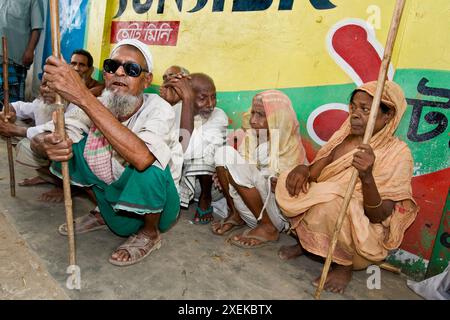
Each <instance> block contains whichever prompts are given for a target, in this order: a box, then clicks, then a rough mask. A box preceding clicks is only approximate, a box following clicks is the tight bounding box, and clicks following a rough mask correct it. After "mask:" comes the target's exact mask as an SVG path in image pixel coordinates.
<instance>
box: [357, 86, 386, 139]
mask: <svg viewBox="0 0 450 320" xmlns="http://www.w3.org/2000/svg"><path fill="white" fill-rule="evenodd" d="M372 101H373V98H372V97H371V96H370V95H369V94H368V93H366V92H364V91H358V92H356V93H355V95H354V96H353V99H352V101H351V103H350V106H349V111H350V125H351V130H350V132H351V134H353V135H357V136H364V132H365V130H366V125H367V122H368V120H369V114H370V109H371V106H372ZM393 114H394V113H393V111H392V110H389V112H388V113H384V112H382V110H381V108H380V110H379V111H378V113H377V119H376V121H375V128H374V131H373V134H375V133H377V132H378V131H380V130H381V129H383V128H384V126H385V125H386V124H387V123H388V122H389V121H390V120H391V119H392V117H393Z"/></svg>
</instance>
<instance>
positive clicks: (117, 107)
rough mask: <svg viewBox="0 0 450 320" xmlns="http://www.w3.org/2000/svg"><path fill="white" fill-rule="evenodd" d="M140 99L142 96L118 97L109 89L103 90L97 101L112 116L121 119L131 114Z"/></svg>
mask: <svg viewBox="0 0 450 320" xmlns="http://www.w3.org/2000/svg"><path fill="white" fill-rule="evenodd" d="M141 97H142V94H141V95H139V96H132V95H118V94H116V93H115V92H113V91H111V90H109V89H105V90H103V92H102V95H101V96H100V98H99V99H100V101H101V102H102V103H103V104H104V105H105V107H106V108H108V110H109V111H111V113H112V114H113V115H114V116H116V117H118V118H119V117H122V118H123V117H126V116H128V115H130V114H131V113H133V111H134V110H135V109H136V104H137V103H138V101H139V99H140V98H141Z"/></svg>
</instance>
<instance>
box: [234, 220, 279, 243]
mask: <svg viewBox="0 0 450 320" xmlns="http://www.w3.org/2000/svg"><path fill="white" fill-rule="evenodd" d="M279 236H280V235H279V233H278V230H277V229H275V228H274V227H272V226H266V225H263V224H259V225H258V226H257V227H256V228H254V229H250V230H247V231H245V232H244V233H242V234H238V235H235V236H233V237H232V240H233V241H232V243H233V242H234V243H239V246H241V247H246V248H251V247H256V246H260V245H262V244H264V243H266V242H269V241H276V240H278V238H279Z"/></svg>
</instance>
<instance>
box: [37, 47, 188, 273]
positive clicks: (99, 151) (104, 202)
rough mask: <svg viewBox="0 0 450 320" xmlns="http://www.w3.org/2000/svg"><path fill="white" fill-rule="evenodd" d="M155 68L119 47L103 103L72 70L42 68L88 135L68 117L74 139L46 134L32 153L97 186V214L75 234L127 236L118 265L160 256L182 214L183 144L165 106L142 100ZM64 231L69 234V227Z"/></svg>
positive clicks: (51, 62) (80, 222)
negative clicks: (176, 161) (164, 237)
mask: <svg viewBox="0 0 450 320" xmlns="http://www.w3.org/2000/svg"><path fill="white" fill-rule="evenodd" d="M152 67H153V65H152V56H151V53H150V51H149V50H148V47H147V45H145V44H143V43H142V42H140V41H138V40H131V39H127V40H122V41H120V42H119V43H118V44H117V45H116V46H115V47H114V49H113V51H112V53H111V55H110V58H109V59H106V60H105V61H104V63H103V76H104V79H105V86H106V88H105V90H104V92H103V94H102V96H101V98H100V99H96V98H95V96H94V95H93V94H92V93H91V92H90V91H89V89H88V88H87V87H86V86H85V85H84V84H83V82H82V81H81V79H80V78H79V77H75V71H74V70H72V69H71V68H70V66H69V65H68V64H66V63H64V62H62V61H61V60H59V59H57V58H55V57H50V58H49V59H48V62H47V65H46V66H45V67H44V71H45V74H44V78H45V79H46V80H47V81H48V85H49V87H50V88H51V89H53V90H56V91H57V93H59V94H60V95H61V96H62V97H63V98H64V99H66V100H67V101H70V102H71V103H73V104H75V105H77V106H79V108H80V109H79V110H78V111H77V112H75V113H76V114H78V119H75V121H74V122H76V121H78V122H79V124H80V125H81V126H83V125H86V126H87V127H88V128H89V132H88V133H87V134H86V131H85V130H86V129H85V128H76V127H72V128H71V129H70V128H69V127H71V126H72V124H71V121H70V119H69V118H68V119H67V122H66V125H67V128H68V129H69V130H68V135H69V137H70V138H69V139H63V137H60V136H59V135H58V134H57V133H44V134H40V135H38V136H36V137H35V138H34V139H33V142H32V148H33V149H34V150H35V151H36V152H38V153H42V154H45V155H46V156H48V158H49V159H51V160H53V161H68V160H70V161H69V168H70V175H71V180H72V184H76V185H80V186H91V187H92V189H93V191H94V193H95V196H96V199H97V204H98V207H99V209H100V213H98V214H92V213H90V214H88V215H85V216H83V217H80V218H77V219H75V232H76V233H84V232H89V231H94V230H98V229H104V228H105V225H107V226H108V227H109V228H110V229H111V230H112V231H113V232H114V233H115V234H117V235H119V236H127V237H129V238H128V240H127V241H125V243H124V244H122V245H121V246H119V247H118V248H117V249H116V250H115V251H114V252H113V254H112V255H111V257H110V259H109V262H110V263H112V264H114V265H117V266H127V265H131V264H135V263H137V262H139V261H141V260H143V259H144V258H145V257H146V256H148V255H149V254H150V253H151V252H152V251H153V250H156V249H159V248H160V246H161V235H160V232H164V231H166V230H168V229H169V228H170V227H171V226H172V225H173V223H174V222H175V221H176V219H177V217H178V214H179V196H178V193H177V189H176V186H175V183H174V181H173V178H172V174H171V169H172V168H171V167H170V164H171V162H172V160H173V158H172V153H173V151H174V150H176V149H178V150H180V151H181V145H180V144H179V142H178V139H177V138H178V137H177V134H176V132H175V120H174V119H175V114H174V112H173V111H172V110H171V109H170V106H169V105H168V103H167V102H165V101H164V100H163V99H162V98H160V97H159V96H158V95H155V94H144V93H143V92H144V89H145V88H146V87H148V86H150V84H151V81H152V78H153V75H152ZM81 111H82V112H84V113H85V118H84V119H83V116H82V112H81ZM86 117H87V118H88V120H89V123H88V122H86ZM74 122H72V123H74ZM83 122H84V124H83ZM80 138H81V139H80ZM180 167H181V166H180ZM51 169H52V172H54V173H55V174H59V170H60V164H59V163H57V162H53V163H52V166H51ZM172 170H173V169H172ZM59 231H60V233H62V234H67V226H66V225H65V224H63V225H62V226H60V228H59Z"/></svg>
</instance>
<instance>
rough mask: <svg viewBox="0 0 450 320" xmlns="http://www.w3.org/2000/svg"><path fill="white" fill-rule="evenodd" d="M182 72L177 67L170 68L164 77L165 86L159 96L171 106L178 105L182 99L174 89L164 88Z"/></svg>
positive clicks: (162, 86) (160, 90)
mask: <svg viewBox="0 0 450 320" xmlns="http://www.w3.org/2000/svg"><path fill="white" fill-rule="evenodd" d="M180 72H181V70H180V68H177V67H170V68H169V69H167V70H166V72H164V75H163V84H162V85H161V86H160V87H159V95H160V96H161V98H163V99H164V100H166V101H167V102H168V103H170V104H171V105H175V104H177V103H178V102H179V101H180V100H181V99H180V97H179V96H178V94H177V93H176V92H175V90H174V89H173V88H167V87H164V84H166V83H167V82H168V81H169V80H170V79H172V78H173V77H174V76H175V75H176V74H177V73H180Z"/></svg>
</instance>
